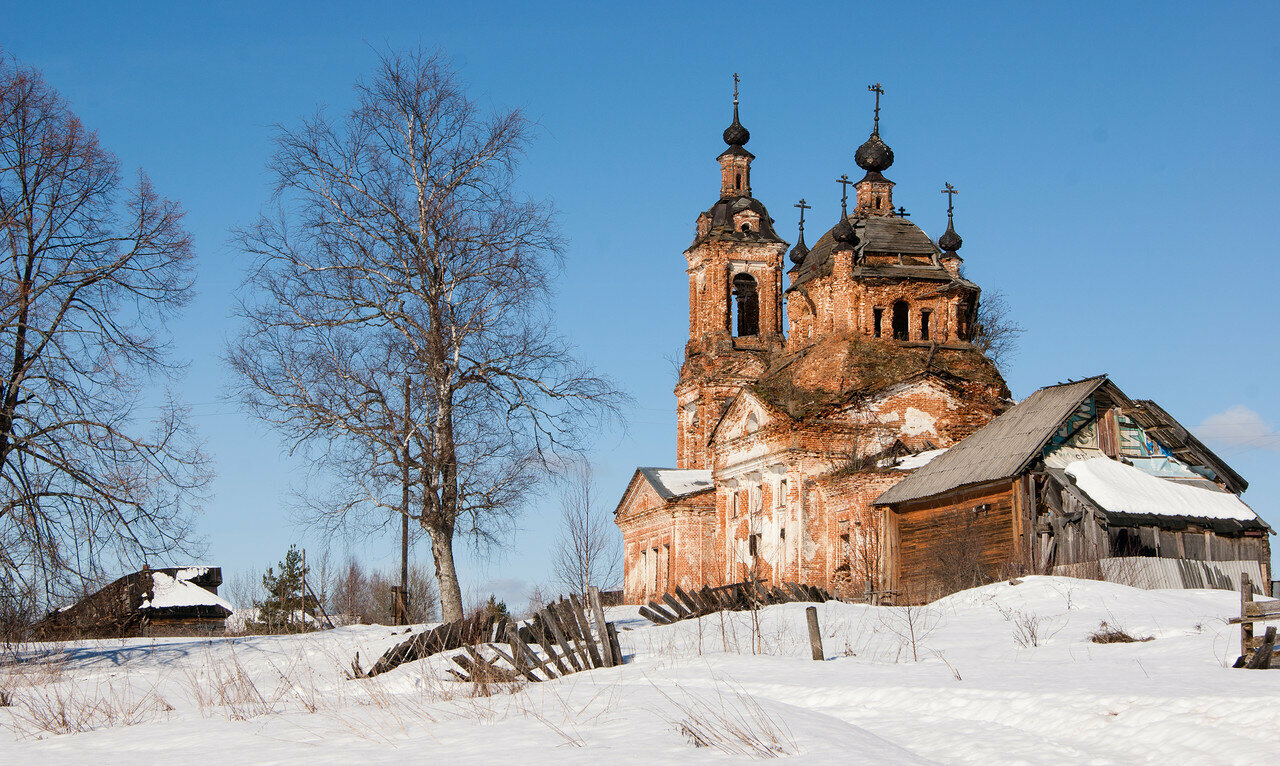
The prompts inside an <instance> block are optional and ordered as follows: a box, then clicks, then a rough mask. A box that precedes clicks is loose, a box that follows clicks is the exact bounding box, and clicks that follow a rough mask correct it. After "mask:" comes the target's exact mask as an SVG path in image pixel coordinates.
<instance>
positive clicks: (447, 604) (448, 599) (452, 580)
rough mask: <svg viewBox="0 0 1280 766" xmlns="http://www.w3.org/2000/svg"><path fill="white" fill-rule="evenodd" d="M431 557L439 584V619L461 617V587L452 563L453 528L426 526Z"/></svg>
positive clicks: (451, 619) (450, 619)
mask: <svg viewBox="0 0 1280 766" xmlns="http://www.w3.org/2000/svg"><path fill="white" fill-rule="evenodd" d="M427 535H428V536H430V538H431V558H432V560H433V561H435V564H436V582H437V583H438V584H439V586H440V619H441V620H442V621H444V622H452V621H454V620H461V619H462V588H461V586H459V585H458V570H457V569H455V568H454V565H453V530H452V529H435V528H431V527H428V528H427Z"/></svg>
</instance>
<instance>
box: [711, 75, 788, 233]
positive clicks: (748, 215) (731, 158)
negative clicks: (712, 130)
mask: <svg viewBox="0 0 1280 766" xmlns="http://www.w3.org/2000/svg"><path fill="white" fill-rule="evenodd" d="M750 140H751V133H750V131H748V130H747V129H746V128H745V127H743V125H742V121H741V120H740V119H739V118H738V75H736V74H735V75H734V76H733V122H732V123H730V124H729V127H728V128H725V131H724V142H725V143H726V144H728V145H729V147H728V148H727V149H725V150H724V151H723V152H721V153H720V156H718V157H716V160H717V161H718V162H719V163H720V200H719V201H718V202H716V203H715V204H714V205H712V206H711V209H709V210H707V211H706V212H704V213H702V215H700V216H698V224H697V226H698V231H697V234H696V236H695V237H694V240H693V245H691V247H692V246H696V245H698V244H699V243H701V242H705V241H707V240H710V239H715V240H720V241H730V242H747V241H751V242H775V243H776V242H782V241H783V240H782V238H781V237H779V236H778V234H777V232H775V231H774V229H773V219H772V218H770V217H769V211H768V210H765V207H764V205H763V204H761V203H760V201H759V200H757V199H756V198H754V197H752V196H751V161H752V160H754V159H755V158H756V156H755V155H754V154H752V153H751V152H749V151H747V150H746V149H744V148H743V146H742V145H743V144H745V143H747V141H750Z"/></svg>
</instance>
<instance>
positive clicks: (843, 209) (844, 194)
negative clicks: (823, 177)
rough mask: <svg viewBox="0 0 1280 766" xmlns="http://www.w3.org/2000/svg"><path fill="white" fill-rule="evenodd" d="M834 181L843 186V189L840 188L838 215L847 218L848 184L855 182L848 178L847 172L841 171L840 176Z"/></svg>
mask: <svg viewBox="0 0 1280 766" xmlns="http://www.w3.org/2000/svg"><path fill="white" fill-rule="evenodd" d="M836 183H838V184H840V185H841V186H843V187H844V188H843V189H841V190H840V215H841V216H842V217H843V218H848V217H849V186H850V185H851V184H854V183H856V182H855V181H850V180H849V174H848V173H841V174H840V177H839V178H837V179H836Z"/></svg>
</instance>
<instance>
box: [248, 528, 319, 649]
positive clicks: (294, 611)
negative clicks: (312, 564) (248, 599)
mask: <svg viewBox="0 0 1280 766" xmlns="http://www.w3.org/2000/svg"><path fill="white" fill-rule="evenodd" d="M306 576H307V567H306V566H304V565H303V563H302V552H301V551H299V550H298V546H296V545H291V546H289V552H288V553H286V554H285V556H284V561H281V562H280V574H278V575H277V574H276V573H275V569H274V568H273V567H267V573H266V574H264V575H263V576H262V587H263V589H264V590H266V592H267V597H266V598H265V599H263V600H262V601H260V602H258V603H256V604H254V606H256V607H257V608H258V619H259V620H261V621H262V623H264V624H265V625H266V628H267V630H269V631H272V632H275V631H285V632H293V631H299V630H305V629H306V620H305V618H304V616H303V615H304V613H305V612H306V611H307V608H308V607H310V606H312V604H311V602H310V600H309V599H307V598H306V597H305V594H304V593H303V580H304V578H305V577H306Z"/></svg>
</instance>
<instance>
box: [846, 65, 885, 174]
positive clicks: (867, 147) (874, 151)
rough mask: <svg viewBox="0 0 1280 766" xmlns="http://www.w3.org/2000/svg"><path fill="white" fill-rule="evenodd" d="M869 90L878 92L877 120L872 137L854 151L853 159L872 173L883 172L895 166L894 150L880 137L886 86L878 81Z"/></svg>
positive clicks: (872, 129) (868, 172)
mask: <svg viewBox="0 0 1280 766" xmlns="http://www.w3.org/2000/svg"><path fill="white" fill-rule="evenodd" d="M867 90H869V91H871V92H872V93H875V94H876V112H875V122H874V123H873V125H872V127H871V137H870V138H868V139H867V140H866V142H864V143H863V144H862V146H859V147H858V151H856V152H854V153H853V161H854V162H856V163H858V167H860V168H862V169H863V170H865V171H867V175H870V174H872V173H876V174H879V173H883V172H884V171H886V170H888V169H889V168H890V167H892V166H893V150H892V149H890V148H889V145H888V144H886V143H885V142H884V141H883V140H882V139H881V138H880V96H881V95H882V94H883V93H884V88H882V87H880V83H876V84H875V85H871V86H868V87H867Z"/></svg>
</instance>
